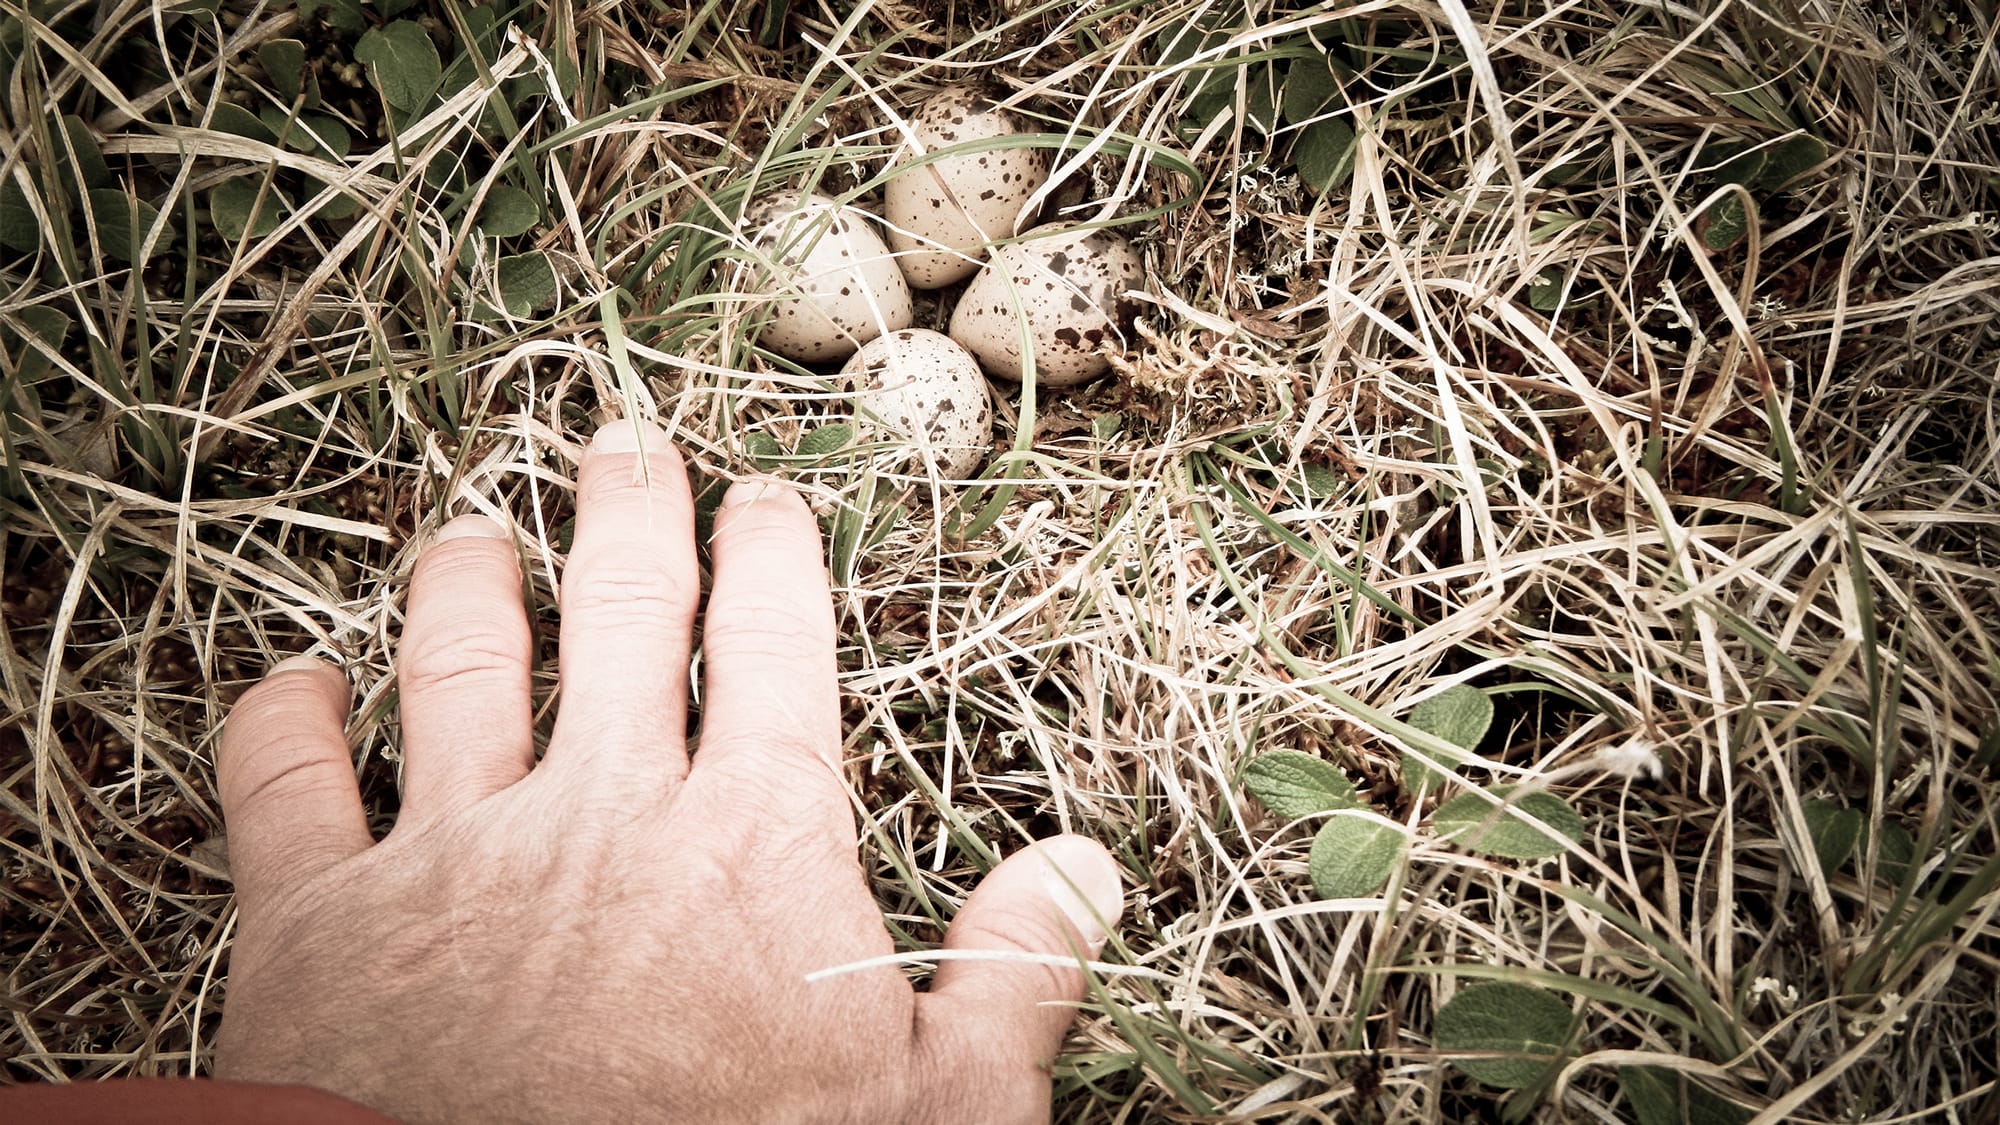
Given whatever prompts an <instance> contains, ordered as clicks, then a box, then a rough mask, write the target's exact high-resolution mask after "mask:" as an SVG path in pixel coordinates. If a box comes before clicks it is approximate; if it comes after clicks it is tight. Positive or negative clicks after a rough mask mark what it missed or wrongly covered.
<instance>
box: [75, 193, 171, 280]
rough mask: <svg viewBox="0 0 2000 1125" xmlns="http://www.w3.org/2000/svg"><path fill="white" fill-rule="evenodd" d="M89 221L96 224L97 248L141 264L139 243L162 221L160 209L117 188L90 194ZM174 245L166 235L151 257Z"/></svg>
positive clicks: (156, 245) (113, 255) (155, 247)
mask: <svg viewBox="0 0 2000 1125" xmlns="http://www.w3.org/2000/svg"><path fill="white" fill-rule="evenodd" d="M90 217H91V218H92V219H93V220H94V221H95V222H96V223H97V244H98V246H100V247H102V248H103V250H104V252H105V253H106V254H109V255H110V256H112V257H114V258H117V259H118V260H119V261H123V262H134V261H138V260H139V256H140V255H139V251H140V246H139V243H140V241H141V240H142V239H144V238H145V237H146V232H147V231H150V230H152V229H153V224H154V223H156V222H158V221H159V219H160V209H159V208H157V207H155V206H153V205H152V204H150V203H148V202H146V201H145V200H143V199H134V198H132V197H131V196H128V195H126V194H125V193H124V192H122V191H119V190H118V189H117V188H96V189H93V190H92V191H91V193H90ZM171 241H173V240H172V239H170V238H168V237H165V236H164V235H163V236H162V237H161V238H160V240H159V241H158V242H155V243H154V244H153V250H152V253H153V254H158V253H159V252H160V251H161V250H164V249H166V247H167V244H168V243H169V242H171ZM149 256H150V255H149Z"/></svg>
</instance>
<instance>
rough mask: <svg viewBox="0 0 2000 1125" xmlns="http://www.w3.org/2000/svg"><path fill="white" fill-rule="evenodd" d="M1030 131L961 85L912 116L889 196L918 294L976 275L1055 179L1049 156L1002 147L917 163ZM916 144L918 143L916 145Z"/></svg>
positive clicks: (897, 240) (892, 227) (899, 252)
mask: <svg viewBox="0 0 2000 1125" xmlns="http://www.w3.org/2000/svg"><path fill="white" fill-rule="evenodd" d="M1022 131H1023V123H1022V121H1021V119H1020V118H1018V117H1016V116H1015V115H1013V114H1012V113H1009V112H1007V111H1006V110H1004V109H999V108H997V107H995V106H994V104H993V102H992V101H991V100H990V99H989V98H988V97H987V96H986V95H985V94H983V93H981V92H980V91H979V90H977V89H974V88H970V87H954V88H952V89H949V90H946V91H944V92H943V93H941V94H938V95H937V96H936V97H933V98H932V99H931V100H930V101H928V102H925V103H924V105H923V107H922V108H920V109H918V110H917V112H916V115H915V116H913V117H911V118H910V133H911V135H912V137H911V138H906V139H905V141H904V146H903V150H902V152H901V153H900V154H899V155H898V156H897V158H896V163H897V164H898V165H911V166H909V167H906V168H904V170H903V171H901V172H897V173H896V174H895V175H893V176H892V177H891V178H890V180H889V183H888V187H887V189H886V190H885V192H884V199H883V208H882V211H883V215H884V216H885V217H886V218H887V219H888V221H889V246H890V248H892V249H893V250H895V251H896V263H897V264H898V265H900V266H902V267H903V276H904V277H907V278H908V279H909V281H910V284H911V285H913V286H915V287H916V288H918V289H936V288H938V287H940V286H944V285H950V284H951V283H952V282H954V281H959V280H962V279H964V278H966V277H970V276H971V275H972V272H973V271H974V270H977V269H978V268H979V263H980V261H981V260H982V259H984V258H985V257H986V247H987V243H989V242H992V241H993V240H994V239H998V238H1011V237H1013V235H1014V232H1015V231H1016V230H1018V229H1019V228H1020V227H1024V226H1029V225H1032V224H1033V223H1034V221H1035V216H1034V215H1033V214H1032V213H1024V209H1026V208H1027V205H1028V197H1029V196H1031V195H1033V194H1034V193H1035V191H1036V189H1037V188H1040V187H1041V186H1042V184H1043V183H1045V182H1047V180H1048V178H1049V160H1048V155H1047V151H1046V150H1044V149H1038V148H997V149H993V150H991V151H987V152H969V153H963V154H960V155H957V156H947V157H943V158H941V159H938V160H933V161H931V162H930V163H928V164H912V162H913V161H915V160H917V159H918V158H920V157H922V156H923V155H924V154H925V153H932V152H937V151H939V150H941V149H948V148H952V147H954V146H957V145H964V144H968V143H971V142H976V141H985V140H991V139H993V138H996V137H1011V136H1014V135H1015V134H1018V133H1020V132H1022ZM912 140H913V141H914V143H912Z"/></svg>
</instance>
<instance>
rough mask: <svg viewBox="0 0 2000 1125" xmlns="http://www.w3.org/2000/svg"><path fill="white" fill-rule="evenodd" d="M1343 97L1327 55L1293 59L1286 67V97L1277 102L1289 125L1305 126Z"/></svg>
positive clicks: (1338, 81)
mask: <svg viewBox="0 0 2000 1125" xmlns="http://www.w3.org/2000/svg"><path fill="white" fill-rule="evenodd" d="M1339 98H1340V80H1339V79H1338V78H1335V77H1334V74H1333V65H1332V60H1331V59H1330V58H1328V57H1327V56H1325V55H1316V56H1314V57H1312V58H1303V59H1293V60H1292V61H1291V64H1290V65H1289V66H1287V67H1286V68H1285V96H1284V98H1283V99H1282V100H1281V101H1280V102H1279V104H1278V111H1279V112H1280V113H1281V114H1283V115H1284V118H1285V123H1286V124H1288V125H1303V124H1305V123H1306V122H1308V121H1311V120H1312V119H1313V118H1315V117H1318V116H1319V115H1320V114H1322V113H1325V112H1326V109H1327V107H1328V106H1330V105H1332V104H1334V103H1335V102H1336V101H1337V100H1338V99H1339Z"/></svg>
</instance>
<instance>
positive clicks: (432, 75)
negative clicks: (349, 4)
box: [354, 20, 444, 111]
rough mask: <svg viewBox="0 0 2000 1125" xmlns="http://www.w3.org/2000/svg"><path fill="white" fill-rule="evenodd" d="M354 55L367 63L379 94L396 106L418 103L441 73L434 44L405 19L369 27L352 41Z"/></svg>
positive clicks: (409, 107) (408, 107)
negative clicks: (353, 42) (358, 40)
mask: <svg viewBox="0 0 2000 1125" xmlns="http://www.w3.org/2000/svg"><path fill="white" fill-rule="evenodd" d="M354 58H355V59H356V61H358V62H363V63H367V64H368V67H369V69H370V70H371V71H372V72H373V73H374V75H375V83H376V85H378V86H380V87H381V88H382V97H383V98H384V99H386V100H387V101H388V103H389V104H390V105H392V106H395V107H396V108H397V109H400V110H405V111H413V110H416V109H418V108H420V107H422V106H423V104H424V103H425V102H427V101H429V100H430V96H431V94H432V93H433V92H435V91H436V90H437V86H438V81H439V80H440V79H442V78H443V77H444V63H443V61H442V60H440V59H439V58H438V50H437V44H435V43H432V42H431V37H430V36H429V35H426V34H424V29H423V28H422V27H419V26H418V25H417V24H415V23H413V22H411V21H409V20H397V21H395V22H394V23H389V24H384V25H383V26H381V27H377V28H371V29H370V30H369V31H368V32H367V34H365V35H363V36H362V37H361V42H359V43H356V44H355V45H354Z"/></svg>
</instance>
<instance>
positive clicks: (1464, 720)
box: [1410, 684, 1493, 750]
mask: <svg viewBox="0 0 2000 1125" xmlns="http://www.w3.org/2000/svg"><path fill="white" fill-rule="evenodd" d="M1410 725H1411V726H1413V727H1415V728H1417V729H1418V730H1420V731H1423V732H1425V733H1426V734H1434V735H1437V736H1438V737H1439V738H1442V739H1444V740H1445V741H1446V742H1449V743H1451V744H1452V745H1453V746H1459V747H1463V748H1464V749H1467V750H1471V749H1473V748H1474V747H1476V746H1478V745H1479V742H1480V740H1481V739H1483V738H1485V737H1486V732H1487V730H1488V729H1489V728H1491V727H1492V726H1493V697H1492V696H1490V695H1488V694H1486V693H1485V692H1483V691H1481V690H1479V689H1478V688H1476V687H1473V686H1472V685H1471V684H1454V685H1452V686H1451V687H1448V688H1446V689H1444V690H1443V691H1441V692H1439V693H1437V694H1436V695H1433V696H1431V697H1430V698H1429V699H1426V700H1424V701H1423V702H1422V703H1419V704H1417V705H1416V706H1415V707H1412V708H1411V709H1410Z"/></svg>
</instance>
